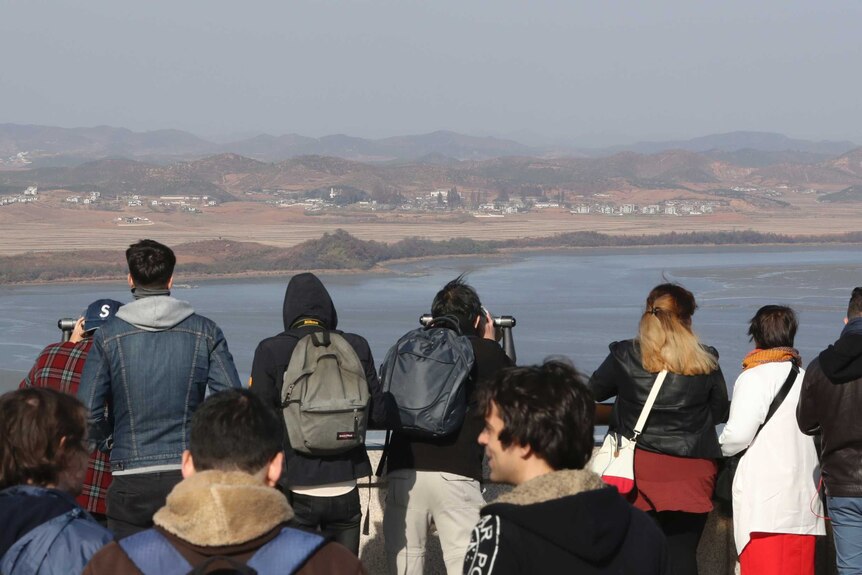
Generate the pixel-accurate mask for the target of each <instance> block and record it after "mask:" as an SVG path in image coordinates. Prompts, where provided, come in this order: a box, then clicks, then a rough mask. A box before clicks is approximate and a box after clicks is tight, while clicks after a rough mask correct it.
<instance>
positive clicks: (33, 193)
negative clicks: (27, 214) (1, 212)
mask: <svg viewBox="0 0 862 575" xmlns="http://www.w3.org/2000/svg"><path fill="white" fill-rule="evenodd" d="M38 199H39V188H37V187H36V186H30V187H29V188H27V189H26V190H24V193H21V194H15V195H12V196H0V206H8V205H10V204H28V203H30V202H35V201H36V200H38Z"/></svg>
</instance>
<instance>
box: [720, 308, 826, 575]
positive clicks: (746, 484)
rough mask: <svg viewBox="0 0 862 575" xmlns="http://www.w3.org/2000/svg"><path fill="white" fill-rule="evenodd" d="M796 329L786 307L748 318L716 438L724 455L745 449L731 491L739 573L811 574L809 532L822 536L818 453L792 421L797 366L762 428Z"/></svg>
mask: <svg viewBox="0 0 862 575" xmlns="http://www.w3.org/2000/svg"><path fill="white" fill-rule="evenodd" d="M797 327H798V322H797V319H796V314H795V313H794V311H793V310H792V309H790V308H789V307H784V306H777V305H768V306H764V307H762V308H760V309H759V310H758V311H757V313H756V314H755V316H754V317H753V318H752V319H751V322H750V326H749V329H748V334H749V335H750V336H751V340H752V341H753V342H754V344H755V347H756V349H755V350H754V351H752V352H750V353H749V354H748V355H747V356H746V357H745V359H744V360H743V362H742V366H743V369H744V371H743V372H742V373H741V374H740V376H739V378H738V379H737V380H736V383H735V384H734V387H733V398H732V401H731V404H730V419H729V420H728V422H727V425H726V426H725V428H724V432H723V433H722V434H721V436H720V437H719V442H720V443H721V451H722V453H723V454H724V455H725V456H729V455H734V454H736V453H739V452H740V451H742V450H744V449H746V448H748V451H746V453H745V455H743V457H742V459H741V461H740V462H739V467H738V468H737V471H736V476H735V477H734V480H733V489H732V493H733V535H734V539H735V541H736V550H737V552H738V553H739V564H740V571H741V573H742V575H753V574H757V575H771V574H773V573H774V574H776V575H778V574H780V575H813V573H814V536H815V535H824V534H825V529H824V525H823V519H822V518H821V516H822V515H823V510H822V507H821V503H820V498H819V497H818V496H817V483H818V481H819V478H820V468H819V465H818V463H817V453H816V451H815V449H814V443H813V442H812V439H811V438H810V437H808V436H805V435H803V434H802V433H801V432H800V431H799V427H798V426H797V424H796V404H797V403H798V401H799V390H800V388H801V386H802V378H803V375H804V371H803V370H802V369H800V370H799V374H798V375H797V376H796V380H795V381H794V383H793V385H792V387H791V388H790V391H789V393H788V394H787V397H786V398H785V399H784V401H783V402H782V403H781V406H780V407H779V408H778V410H777V411H776V412H775V414H774V415H773V416H772V418H771V419H770V420H769V421H768V422H767V423H766V425H764V426H763V429H760V426H761V424H763V422H764V420H765V419H766V414H767V412H768V411H769V407H770V405H771V404H772V401H773V399H775V396H776V395H777V394H778V391H779V390H780V389H781V387H782V385H783V384H784V382H785V381H786V380H787V378H788V376H789V375H790V371H791V369H792V367H793V365H797V366H798V365H799V364H800V358H799V353H798V352H797V351H796V350H795V349H794V348H793V340H794V337H795V336H796V329H797ZM758 429H760V431H759V432H758Z"/></svg>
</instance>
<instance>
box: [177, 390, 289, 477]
mask: <svg viewBox="0 0 862 575" xmlns="http://www.w3.org/2000/svg"><path fill="white" fill-rule="evenodd" d="M283 437H284V429H283V427H282V424H281V420H280V419H279V417H278V414H277V413H276V412H275V410H274V409H273V408H271V407H270V406H268V405H266V404H265V403H264V402H263V400H262V399H260V398H259V397H257V396H256V395H254V394H253V393H252V392H251V391H249V390H247V389H230V390H227V391H222V392H219V393H216V394H215V395H212V396H210V397H209V398H207V400H206V401H204V402H203V404H201V406H200V407H199V408H198V410H197V411H195V414H194V415H193V416H192V426H191V432H190V435H189V451H191V454H192V459H193V460H194V465H195V470H197V471H206V470H207V469H220V470H222V471H235V470H238V471H245V472H246V473H257V472H258V471H260V470H261V469H263V468H264V467H265V466H266V464H267V463H269V462H270V461H272V458H273V457H275V455H276V454H277V453H278V452H279V451H281V450H282V438H283Z"/></svg>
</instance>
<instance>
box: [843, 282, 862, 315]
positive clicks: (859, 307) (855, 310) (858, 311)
mask: <svg viewBox="0 0 862 575" xmlns="http://www.w3.org/2000/svg"><path fill="white" fill-rule="evenodd" d="M859 316H862V287H856V288H853V293H852V294H850V304H849V305H848V306H847V319H853V318H854V317H859Z"/></svg>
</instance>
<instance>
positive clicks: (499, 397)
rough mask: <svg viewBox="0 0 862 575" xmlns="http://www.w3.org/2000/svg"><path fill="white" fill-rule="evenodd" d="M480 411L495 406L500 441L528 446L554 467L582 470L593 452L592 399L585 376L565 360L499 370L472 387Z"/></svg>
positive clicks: (485, 411)
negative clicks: (492, 377) (497, 415)
mask: <svg viewBox="0 0 862 575" xmlns="http://www.w3.org/2000/svg"><path fill="white" fill-rule="evenodd" d="M476 399H477V401H478V406H479V410H478V412H479V413H483V414H485V415H488V414H489V413H490V411H491V402H493V403H494V405H496V406H497V410H498V411H499V413H500V418H501V419H502V420H503V429H502V431H500V436H499V439H500V443H501V444H502V445H503V446H504V447H509V446H510V445H511V444H512V443H516V444H518V445H522V446H530V448H531V449H532V450H533V452H534V453H536V455H538V456H539V457H541V458H542V459H544V460H545V461H547V462H548V465H550V466H551V467H552V468H553V469H582V468H583V467H584V466H585V465H586V464H587V461H589V460H590V457H591V456H592V453H593V444H594V439H593V420H594V418H595V402H594V401H593V395H592V393H590V390H589V389H587V386H586V385H585V384H584V378H583V376H581V374H580V373H578V371H577V370H576V369H575V368H574V367H571V366H570V365H567V364H565V363H563V362H561V361H548V362H545V363H544V364H542V365H537V366H530V367H512V368H507V369H504V370H502V371H500V372H499V373H498V374H497V377H496V378H495V379H494V380H485V381H484V382H482V383H481V384H480V385H479V387H478V389H477V391H476Z"/></svg>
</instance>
